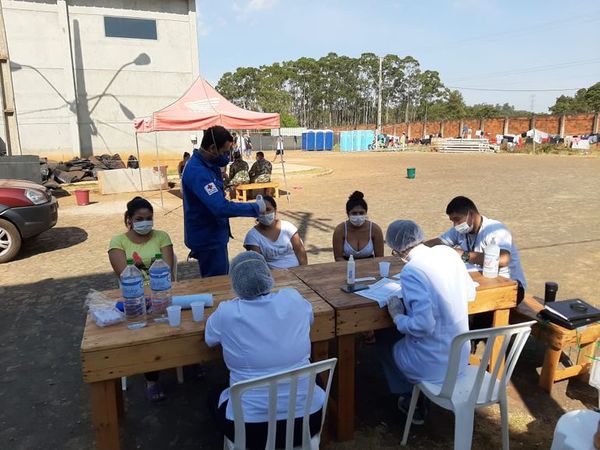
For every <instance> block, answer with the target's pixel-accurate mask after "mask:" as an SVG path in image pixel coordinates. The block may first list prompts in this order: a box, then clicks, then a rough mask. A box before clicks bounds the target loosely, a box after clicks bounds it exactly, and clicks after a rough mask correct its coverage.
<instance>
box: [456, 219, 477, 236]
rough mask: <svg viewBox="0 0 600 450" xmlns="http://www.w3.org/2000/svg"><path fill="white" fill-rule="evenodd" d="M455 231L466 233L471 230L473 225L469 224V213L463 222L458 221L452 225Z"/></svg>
mask: <svg viewBox="0 0 600 450" xmlns="http://www.w3.org/2000/svg"><path fill="white" fill-rule="evenodd" d="M454 229H455V230H456V232H457V233H459V234H467V233H470V232H471V231H472V230H473V225H469V214H467V220H465V221H464V222H463V223H459V224H458V225H456V226H455V227H454Z"/></svg>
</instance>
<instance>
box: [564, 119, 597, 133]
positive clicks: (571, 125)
mask: <svg viewBox="0 0 600 450" xmlns="http://www.w3.org/2000/svg"><path fill="white" fill-rule="evenodd" d="M593 128H594V115H593V114H581V115H579V116H566V117H565V136H575V135H578V134H589V133H591V132H592V130H593Z"/></svg>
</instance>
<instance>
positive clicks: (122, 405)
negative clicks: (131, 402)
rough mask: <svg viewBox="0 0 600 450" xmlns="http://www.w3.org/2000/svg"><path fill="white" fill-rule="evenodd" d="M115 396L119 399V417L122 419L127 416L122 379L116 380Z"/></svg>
mask: <svg viewBox="0 0 600 450" xmlns="http://www.w3.org/2000/svg"><path fill="white" fill-rule="evenodd" d="M115 396H116V399H117V414H118V415H119V419H122V418H123V416H124V415H125V403H124V399H123V389H122V388H121V380H120V379H117V380H115Z"/></svg>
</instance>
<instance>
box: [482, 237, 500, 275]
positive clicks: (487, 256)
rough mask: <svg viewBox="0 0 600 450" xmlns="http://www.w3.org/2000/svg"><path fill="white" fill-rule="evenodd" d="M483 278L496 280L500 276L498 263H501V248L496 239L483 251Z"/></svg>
mask: <svg viewBox="0 0 600 450" xmlns="http://www.w3.org/2000/svg"><path fill="white" fill-rule="evenodd" d="M483 253H484V258H483V276H484V277H486V278H496V277H497V276H498V263H499V262H500V247H498V244H496V239H495V238H492V242H491V243H490V245H488V246H487V247H486V248H485V250H484V251H483Z"/></svg>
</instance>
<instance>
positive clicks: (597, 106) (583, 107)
mask: <svg viewBox="0 0 600 450" xmlns="http://www.w3.org/2000/svg"><path fill="white" fill-rule="evenodd" d="M549 109H550V111H551V112H552V114H586V113H590V112H600V82H598V83H596V84H594V85H592V86H590V87H589V88H588V89H585V88H584V89H579V90H578V91H577V92H576V93H575V95H574V96H573V97H569V96H568V95H561V96H560V97H558V98H557V99H556V102H555V103H554V105H553V106H551V107H550V108H549Z"/></svg>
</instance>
